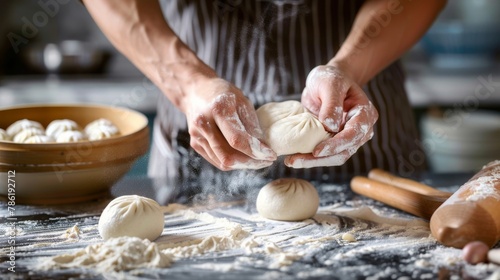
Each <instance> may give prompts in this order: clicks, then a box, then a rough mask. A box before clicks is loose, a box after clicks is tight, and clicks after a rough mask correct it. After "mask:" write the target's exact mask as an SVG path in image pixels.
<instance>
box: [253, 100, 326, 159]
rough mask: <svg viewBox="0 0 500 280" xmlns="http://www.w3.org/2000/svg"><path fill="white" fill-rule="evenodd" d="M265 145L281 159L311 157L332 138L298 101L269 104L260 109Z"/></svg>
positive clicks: (258, 112)
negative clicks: (300, 156)
mask: <svg viewBox="0 0 500 280" xmlns="http://www.w3.org/2000/svg"><path fill="white" fill-rule="evenodd" d="M256 112H257V117H258V118H259V123H260V125H261V128H262V129H263V130H264V135H265V142H266V143H267V144H268V145H269V146H270V147H271V149H272V150H273V151H274V152H275V153H276V154H277V155H278V156H280V155H291V154H297V153H301V154H308V153H311V152H312V151H313V150H314V148H315V147H316V145H318V144H319V143H320V142H321V141H323V140H326V139H327V138H328V137H329V136H330V134H329V133H328V132H327V131H326V130H325V128H324V127H323V124H322V123H321V122H320V121H319V120H318V119H317V118H316V116H314V115H313V114H311V113H309V112H308V111H307V110H306V108H305V107H304V106H302V104H301V103H300V102H298V101H293V100H292V101H285V102H281V103H276V102H274V103H268V104H265V105H263V106H262V107H260V108H259V109H257V111H256Z"/></svg>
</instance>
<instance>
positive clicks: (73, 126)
mask: <svg viewBox="0 0 500 280" xmlns="http://www.w3.org/2000/svg"><path fill="white" fill-rule="evenodd" d="M79 129H80V128H79V126H78V124H77V123H76V122H75V121H72V120H68V119H61V120H54V121H51V122H50V123H49V125H48V126H47V129H46V130H45V134H47V135H48V136H51V137H53V138H55V139H57V137H58V136H59V134H61V133H63V132H65V131H73V130H79Z"/></svg>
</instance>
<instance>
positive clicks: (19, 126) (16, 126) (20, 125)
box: [7, 119, 43, 137]
mask: <svg viewBox="0 0 500 280" xmlns="http://www.w3.org/2000/svg"><path fill="white" fill-rule="evenodd" d="M28 128H37V129H40V130H42V131H43V126H42V125H41V124H40V123H39V122H36V121H32V120H28V119H22V120H18V121H16V122H14V123H13V124H11V125H9V127H7V134H9V135H10V136H11V137H14V136H15V135H16V134H18V133H19V132H21V131H22V130H25V129H28Z"/></svg>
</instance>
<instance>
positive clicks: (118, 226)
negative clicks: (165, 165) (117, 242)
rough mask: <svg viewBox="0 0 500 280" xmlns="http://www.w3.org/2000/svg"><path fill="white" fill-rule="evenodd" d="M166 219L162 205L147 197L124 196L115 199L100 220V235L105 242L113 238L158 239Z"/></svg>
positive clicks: (105, 209) (103, 212)
mask: <svg viewBox="0 0 500 280" xmlns="http://www.w3.org/2000/svg"><path fill="white" fill-rule="evenodd" d="M164 225H165V219H164V216H163V211H162V210H161V207H160V205H159V204H158V203H157V202H156V201H154V200H152V199H150V198H147V197H142V196H138V195H124V196H120V197H117V198H115V199H113V200H112V201H111V202H110V203H109V204H108V206H106V208H104V210H103V211H102V214H101V217H100V218H99V226H98V229H99V234H100V235H101V237H102V238H103V239H104V240H107V239H109V238H113V237H122V236H129V237H138V238H141V239H149V240H150V241H153V240H155V239H156V238H158V237H159V236H160V235H161V233H162V232H163V227H164Z"/></svg>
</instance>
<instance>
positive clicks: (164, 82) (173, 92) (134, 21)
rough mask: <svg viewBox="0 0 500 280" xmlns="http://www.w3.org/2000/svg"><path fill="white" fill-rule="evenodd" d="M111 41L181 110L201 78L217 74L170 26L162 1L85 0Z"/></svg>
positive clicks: (92, 14)
mask: <svg viewBox="0 0 500 280" xmlns="http://www.w3.org/2000/svg"><path fill="white" fill-rule="evenodd" d="M83 2H84V4H85V6H86V7H87V9H88V11H89V13H90V14H91V16H92V17H93V18H94V20H95V22H96V23H97V25H98V26H99V27H100V28H101V30H102V31H103V32H104V34H105V35H106V37H108V39H109V40H110V41H111V43H112V44H113V45H114V46H115V47H116V48H117V49H118V50H119V51H120V52H121V53H123V54H124V55H125V56H126V57H127V58H128V59H129V60H130V61H131V62H132V63H134V64H135V65H136V66H137V67H138V68H139V69H140V70H141V71H142V72H143V73H144V74H145V75H146V76H147V77H148V78H149V79H151V80H152V81H153V82H154V83H155V84H156V85H157V86H158V87H159V88H160V89H161V90H162V91H163V92H164V93H165V94H166V95H167V97H168V98H169V99H170V100H171V101H172V102H173V103H174V104H175V105H176V106H177V107H179V108H181V110H183V100H184V97H185V95H186V93H187V92H189V91H190V87H192V86H193V84H194V83H195V82H196V81H197V80H198V79H204V78H206V77H213V76H215V72H214V71H213V70H212V69H211V68H210V67H208V66H207V65H206V64H204V63H203V62H202V61H201V60H200V59H199V58H198V57H197V56H196V55H195V54H194V53H193V51H191V50H190V49H189V48H188V47H187V46H186V45H185V44H184V43H183V42H182V41H181V40H180V39H179V38H178V37H177V36H176V34H175V33H174V32H173V31H172V30H171V29H170V27H169V26H168V24H167V22H166V21H165V19H164V17H163V14H162V11H161V7H160V4H159V1H158V0H84V1H83Z"/></svg>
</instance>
